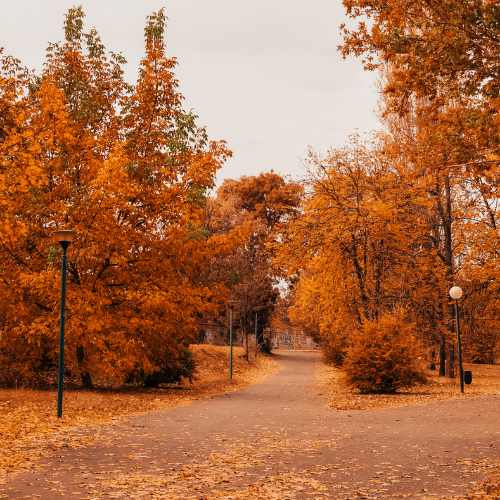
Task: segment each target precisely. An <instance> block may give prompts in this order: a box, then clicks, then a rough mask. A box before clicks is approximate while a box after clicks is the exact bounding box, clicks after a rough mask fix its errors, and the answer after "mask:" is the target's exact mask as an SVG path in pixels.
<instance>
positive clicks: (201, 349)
mask: <svg viewBox="0 0 500 500" xmlns="http://www.w3.org/2000/svg"><path fill="white" fill-rule="evenodd" d="M191 349H192V351H193V355H194V358H195V361H196V362H197V367H198V368H197V373H196V376H195V379H194V381H193V383H192V384H191V383H189V382H186V383H183V384H180V385H178V386H168V387H164V388H159V389H154V390H153V389H151V390H117V391H104V390H103V391H99V390H96V391H83V390H82V391H78V390H67V391H65V397H64V416H63V418H62V419H58V418H57V417H56V416H55V413H56V392H55V390H51V391H36V390H28V389H17V390H16V389H2V390H0V439H1V442H2V446H1V448H0V484H2V482H4V481H5V478H6V475H7V473H11V472H20V471H23V470H27V469H31V468H32V467H33V466H35V465H36V463H37V462H38V460H39V459H40V458H42V457H44V456H47V455H48V454H50V453H51V452H53V451H55V450H57V449H60V448H78V447H83V446H87V445H89V444H91V443H93V442H95V441H96V440H98V439H99V434H100V428H101V426H102V424H107V423H112V422H116V421H118V420H120V419H123V418H126V417H127V416H131V415H139V414H143V413H147V412H149V411H153V410H159V409H162V408H169V407H174V406H178V405H182V404H189V402H191V401H193V400H196V399H203V398H209V397H212V396H215V395H217V394H220V393H222V392H228V391H234V390H238V389H241V388H242V387H245V386H247V385H249V384H252V383H257V382H258V381H259V380H261V379H262V378H263V377H265V376H266V375H268V374H269V373H271V372H273V371H274V370H275V369H276V367H277V363H276V362H275V361H274V360H273V359H272V358H270V357H267V356H259V357H258V358H257V360H256V361H255V360H254V361H253V362H250V363H247V362H246V360H244V359H243V349H242V348H240V347H236V348H235V351H234V354H235V357H234V378H233V382H232V383H229V381H228V376H227V365H228V348H227V347H222V346H211V345H193V346H191Z"/></svg>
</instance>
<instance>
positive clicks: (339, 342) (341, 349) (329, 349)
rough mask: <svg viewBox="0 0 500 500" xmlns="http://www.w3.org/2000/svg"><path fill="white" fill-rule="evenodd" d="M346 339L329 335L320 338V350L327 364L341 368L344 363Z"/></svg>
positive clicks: (342, 336) (337, 335) (345, 337)
mask: <svg viewBox="0 0 500 500" xmlns="http://www.w3.org/2000/svg"><path fill="white" fill-rule="evenodd" d="M347 345H348V339H347V336H346V335H341V334H331V333H330V334H329V335H324V336H323V337H322V338H321V348H322V350H323V354H324V357H325V361H326V362H327V363H332V364H333V365H335V366H341V365H342V364H343V363H344V360H345V356H346V351H347Z"/></svg>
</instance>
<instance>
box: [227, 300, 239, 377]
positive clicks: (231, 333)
mask: <svg viewBox="0 0 500 500" xmlns="http://www.w3.org/2000/svg"><path fill="white" fill-rule="evenodd" d="M238 304H239V302H238V301H237V300H230V301H229V304H228V305H229V380H231V381H232V380H233V312H234V307H235V306H236V305H238Z"/></svg>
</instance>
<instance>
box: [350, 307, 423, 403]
mask: <svg viewBox="0 0 500 500" xmlns="http://www.w3.org/2000/svg"><path fill="white" fill-rule="evenodd" d="M421 354H422V352H421V348H420V345H419V342H418V340H417V336H416V328H415V324H414V323H410V322H407V321H406V320H405V314H404V311H402V310H398V311H395V312H388V313H384V314H383V315H381V316H380V317H379V318H378V319H374V320H367V321H365V322H364V323H363V325H362V327H361V328H360V329H358V330H357V331H356V332H355V333H354V334H353V336H352V338H351V343H350V346H349V349H348V351H347V356H346V359H345V363H344V368H345V371H346V373H347V377H348V380H349V382H350V383H351V384H352V385H353V386H354V387H356V388H357V389H359V391H360V392H361V393H365V394H366V393H386V394H393V393H395V392H397V391H398V390H399V389H402V388H408V387H411V386H414V385H416V384H418V383H424V382H425V380H426V378H425V373H424V368H423V365H422V363H421V362H420V359H419V358H420V356H421Z"/></svg>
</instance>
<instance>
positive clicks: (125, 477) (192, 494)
mask: <svg viewBox="0 0 500 500" xmlns="http://www.w3.org/2000/svg"><path fill="white" fill-rule="evenodd" d="M276 359H277V360H278V362H279V364H280V365H281V366H282V369H281V370H280V371H279V372H278V373H277V374H275V375H273V376H271V377H268V378H266V379H265V380H263V381H262V383H259V384H254V385H251V386H249V387H247V388H245V389H243V390H240V391H236V392H231V393H226V394H221V395H219V396H217V397H215V398H212V399H203V400H200V401H197V402H195V403H193V404H191V405H184V406H178V407H177V408H172V409H169V410H159V411H152V412H149V413H148V414H144V415H141V416H134V417H131V418H129V419H125V420H121V421H118V422H113V423H112V424H110V425H106V426H101V427H100V429H101V431H100V432H99V433H98V435H97V436H95V439H94V440H93V441H92V442H89V443H86V444H84V445H83V446H75V445H74V443H72V442H69V443H68V444H67V447H65V448H59V449H57V450H54V452H53V453H51V454H50V455H49V456H47V457H45V458H44V459H43V460H41V461H40V465H39V468H38V469H34V470H32V471H30V472H26V473H22V474H16V475H9V476H8V478H7V482H6V485H5V496H6V498H16V499H22V498H35V497H37V495H38V496H39V497H41V498H51V499H52V498H54V499H56V498H72V499H73V498H75V499H101V498H103V499H104V498H141V499H142V498H143V499H168V500H173V499H177V500H187V499H192V500H195V499H196V500H200V499H221V498H224V499H227V500H230V499H233V500H235V499H240V500H243V499H245V500H247V499H248V500H249V499H254V498H263V499H264V498H265V499H272V500H273V499H274V500H277V499H280V500H281V499H297V500H299V499H308V498H311V499H321V498H325V499H327V498H335V499H337V498H338V499H348V498H349V499H351V498H425V499H427V498H433V499H435V498H440V499H444V498H446V499H449V498H466V497H467V495H469V493H468V492H471V491H473V492H475V493H474V494H475V495H477V496H476V498H481V495H483V496H482V498H494V496H493V497H491V496H490V497H488V496H487V495H489V494H490V493H488V491H494V490H493V489H492V488H493V487H494V486H493V483H491V480H492V478H493V477H494V476H493V474H494V472H495V470H496V469H497V468H498V463H499V462H498V461H499V460H500V448H499V443H500V439H499V438H500V428H499V427H498V414H499V412H500V397H498V396H494V395H492V396H474V397H470V398H467V397H465V398H457V399H448V400H436V401H433V402H430V403H429V404H428V405H419V406H407V407H400V408H393V407H391V408H385V409H381V408H379V409H370V410H363V411H337V410H335V409H332V408H329V407H328V406H327V405H326V404H325V400H324V395H321V394H320V392H321V391H322V388H321V385H319V384H318V381H317V379H316V378H315V376H314V373H315V366H317V365H318V364H319V361H320V358H319V356H318V355H317V354H315V353H284V352H282V353H279V354H278V355H277V358H276ZM487 477H490V483H489V484H488V483H483V481H484V480H485V479H486V478H487ZM0 491H1V488H0ZM472 494H473V493H470V495H472ZM485 495H486V496H485ZM0 497H1V495H0Z"/></svg>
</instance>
